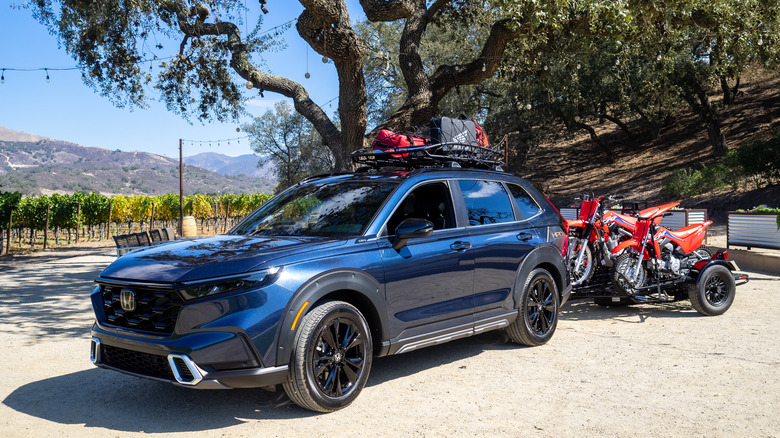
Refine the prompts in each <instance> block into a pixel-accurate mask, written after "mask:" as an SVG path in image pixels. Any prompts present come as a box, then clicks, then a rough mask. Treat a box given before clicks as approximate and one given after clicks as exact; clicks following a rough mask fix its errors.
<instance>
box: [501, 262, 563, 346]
mask: <svg viewBox="0 0 780 438" xmlns="http://www.w3.org/2000/svg"><path fill="white" fill-rule="evenodd" d="M560 302H561V300H560V296H559V295H558V287H557V286H556V285H555V280H554V279H553V278H552V275H550V273H549V272H547V270H545V269H542V268H537V269H534V270H533V271H531V273H530V274H529V275H528V278H527V279H526V281H525V285H524V286H523V293H522V294H521V295H520V309H519V310H520V315H519V316H518V317H517V319H516V320H515V322H513V323H512V324H511V325H509V327H507V329H506V332H507V334H508V335H509V338H510V339H512V340H513V341H514V342H517V343H518V344H522V345H528V346H531V347H535V346H537V345H542V344H545V343H546V342H547V341H549V340H550V338H552V336H553V333H555V327H556V326H557V325H558V310H559V308H560Z"/></svg>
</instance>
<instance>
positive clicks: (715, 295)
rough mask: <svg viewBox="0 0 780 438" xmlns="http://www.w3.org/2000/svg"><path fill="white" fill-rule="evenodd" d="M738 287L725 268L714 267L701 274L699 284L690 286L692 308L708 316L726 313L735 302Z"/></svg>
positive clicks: (689, 295) (689, 294) (689, 296)
mask: <svg viewBox="0 0 780 438" xmlns="http://www.w3.org/2000/svg"><path fill="white" fill-rule="evenodd" d="M736 292H737V286H736V283H735V282H734V276H733V275H731V271H729V270H728V268H726V267H725V266H720V265H714V266H710V267H709V268H706V269H705V270H704V272H702V273H701V277H700V278H699V282H698V283H696V284H690V285H688V298H689V299H690V300H691V307H693V308H694V309H695V310H696V311H697V312H699V313H701V314H702V315H706V316H715V315H722V314H724V313H726V311H727V310H729V308H730V307H731V304H732V303H733V302H734V295H736Z"/></svg>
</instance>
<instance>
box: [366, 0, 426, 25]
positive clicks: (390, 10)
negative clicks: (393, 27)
mask: <svg viewBox="0 0 780 438" xmlns="http://www.w3.org/2000/svg"><path fill="white" fill-rule="evenodd" d="M415 3H417V2H416V1H415V0H360V5H361V6H363V12H365V13H366V18H368V21H396V20H400V19H402V18H409V16H410V15H411V14H412V11H413V10H414V9H415Z"/></svg>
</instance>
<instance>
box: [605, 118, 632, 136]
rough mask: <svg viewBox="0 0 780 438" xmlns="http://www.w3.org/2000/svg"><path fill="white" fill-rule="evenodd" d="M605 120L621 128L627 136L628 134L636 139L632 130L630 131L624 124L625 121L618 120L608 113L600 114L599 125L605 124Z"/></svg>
mask: <svg viewBox="0 0 780 438" xmlns="http://www.w3.org/2000/svg"><path fill="white" fill-rule="evenodd" d="M604 119H606V120H609V121H610V122H612V123H614V124H616V125H618V127H619V128H620V129H621V130H623V132H625V133H626V134H628V136H629V137H632V138H633V137H634V134H633V133H632V132H631V130H630V129H628V125H626V124H625V123H623V121H622V120H620V119H618V118H617V117H613V116H610V115H609V114H607V113H601V114H599V120H601V121H599V123H604V122H603V120H604Z"/></svg>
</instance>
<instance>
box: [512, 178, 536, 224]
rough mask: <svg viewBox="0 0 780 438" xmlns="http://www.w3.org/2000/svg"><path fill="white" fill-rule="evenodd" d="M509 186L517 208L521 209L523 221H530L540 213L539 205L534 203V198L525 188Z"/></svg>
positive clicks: (514, 185)
mask: <svg viewBox="0 0 780 438" xmlns="http://www.w3.org/2000/svg"><path fill="white" fill-rule="evenodd" d="M507 186H508V187H509V191H510V192H511V193H512V197H513V198H515V202H517V206H518V207H520V213H522V215H523V219H528V218H529V217H531V216H533V215H535V214H536V213H538V212H539V204H537V203H536V201H534V198H532V197H531V195H529V194H528V192H526V191H525V189H524V188H522V187H520V186H519V185H517V184H507Z"/></svg>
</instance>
